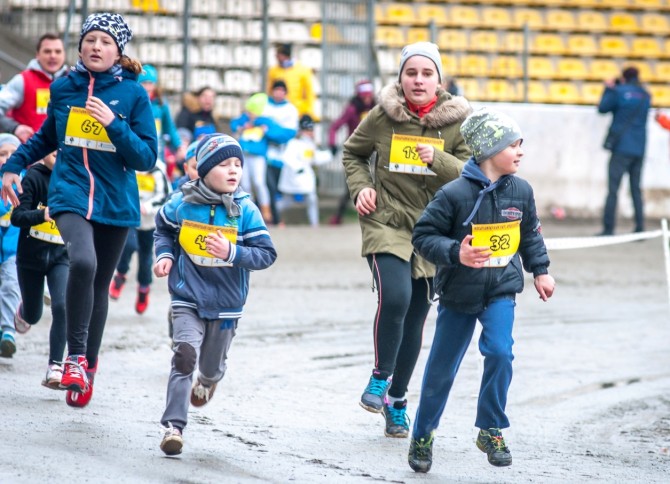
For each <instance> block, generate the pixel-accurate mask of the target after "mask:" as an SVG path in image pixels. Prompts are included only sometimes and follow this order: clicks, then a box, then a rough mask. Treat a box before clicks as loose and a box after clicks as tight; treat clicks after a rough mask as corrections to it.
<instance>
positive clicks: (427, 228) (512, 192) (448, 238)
mask: <svg viewBox="0 0 670 484" xmlns="http://www.w3.org/2000/svg"><path fill="white" fill-rule="evenodd" d="M478 202H479V203H478ZM519 219H521V228H520V230H521V241H520V244H519V250H518V251H517V253H516V255H515V256H514V257H513V259H512V260H511V262H510V263H509V264H508V265H507V266H505V267H486V268H482V269H474V268H471V267H467V266H464V265H463V264H461V263H460V258H459V252H460V247H461V242H462V241H463V239H464V238H465V236H466V235H470V234H471V232H472V231H471V225H470V222H472V223H475V224H492V223H502V222H510V221H513V220H519ZM412 244H413V245H414V247H415V248H416V250H417V251H418V252H419V254H420V255H421V256H423V257H424V258H425V259H426V260H428V261H429V262H432V263H433V264H435V265H436V266H437V273H436V275H435V292H436V294H437V295H438V296H439V298H440V304H442V305H443V306H446V307H450V308H452V309H454V310H456V311H460V312H464V313H468V314H474V313H478V312H480V311H482V310H483V309H484V308H485V307H486V305H487V304H488V302H489V301H490V300H491V299H494V298H500V297H514V294H516V293H519V292H521V291H522V290H523V285H524V281H523V270H522V261H523V268H525V269H526V270H527V271H528V272H532V273H533V276H538V275H541V274H547V273H548V269H547V268H548V267H549V257H548V255H547V249H546V247H545V245H544V239H543V238H542V234H541V231H540V220H539V219H538V217H537V210H536V208H535V199H534V197H533V189H532V188H531V186H530V184H529V183H528V182H527V181H525V180H523V179H521V178H519V177H516V176H510V175H508V176H504V177H502V178H500V180H498V182H497V183H496V184H491V181H490V180H489V179H488V178H487V177H486V176H485V175H484V173H483V172H482V171H481V169H480V168H479V165H477V164H476V163H475V162H474V159H473V158H471V159H470V160H469V161H468V162H467V163H466V165H465V167H464V168H463V173H462V174H461V176H460V178H457V179H456V180H454V181H452V182H449V183H447V184H446V185H444V186H443V187H442V188H440V189H439V190H438V192H437V193H436V194H435V197H434V198H433V200H432V201H431V202H430V203H429V204H428V206H427V207H426V209H425V211H424V212H423V214H422V215H421V217H420V218H419V220H418V221H417V223H416V225H415V227H414V232H413V235H412ZM519 254H521V260H520V258H519Z"/></svg>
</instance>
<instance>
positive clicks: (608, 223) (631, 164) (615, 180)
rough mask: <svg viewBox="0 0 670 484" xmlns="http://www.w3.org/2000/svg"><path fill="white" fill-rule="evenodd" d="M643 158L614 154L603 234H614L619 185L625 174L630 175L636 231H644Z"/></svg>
mask: <svg viewBox="0 0 670 484" xmlns="http://www.w3.org/2000/svg"><path fill="white" fill-rule="evenodd" d="M642 161H643V158H642V157H641V156H626V155H619V154H616V153H612V157H611V158H610V163H609V172H608V184H607V199H605V212H604V215H603V233H605V234H613V233H614V226H615V225H616V206H617V198H618V196H617V195H618V192H619V185H621V179H622V178H623V176H624V174H626V173H628V183H629V185H630V196H631V198H632V200H633V208H634V209H635V231H636V232H642V231H643V230H644V206H643V202H642V191H641V190H640V179H641V178H642Z"/></svg>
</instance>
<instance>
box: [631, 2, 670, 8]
mask: <svg viewBox="0 0 670 484" xmlns="http://www.w3.org/2000/svg"><path fill="white" fill-rule="evenodd" d="M633 6H634V7H636V8H646V9H649V10H661V9H662V8H663V7H667V4H666V2H665V0H633Z"/></svg>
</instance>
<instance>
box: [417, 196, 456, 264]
mask: <svg viewBox="0 0 670 484" xmlns="http://www.w3.org/2000/svg"><path fill="white" fill-rule="evenodd" d="M453 215H454V214H453V209H452V206H451V203H450V202H449V199H448V195H447V193H446V192H445V191H444V190H443V189H442V190H438V192H437V193H436V194H435V197H434V198H433V200H432V201H431V202H430V203H429V204H428V206H426V209H425V210H424V211H423V213H422V214H421V217H419V220H417V222H416V224H415V225H414V231H413V233H412V245H414V248H415V249H416V250H417V251H418V252H419V254H420V255H421V256H422V257H423V258H424V259H426V260H427V261H429V262H432V263H433V264H435V265H438V266H450V265H455V264H460V257H459V253H460V248H461V242H460V241H459V240H456V239H452V238H450V237H449V235H450V234H451V233H452V227H453V224H454V216H453Z"/></svg>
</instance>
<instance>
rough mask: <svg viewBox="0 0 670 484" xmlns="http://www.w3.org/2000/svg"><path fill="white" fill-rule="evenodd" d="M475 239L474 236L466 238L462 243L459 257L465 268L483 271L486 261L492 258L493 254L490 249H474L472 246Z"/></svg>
mask: <svg viewBox="0 0 670 484" xmlns="http://www.w3.org/2000/svg"><path fill="white" fill-rule="evenodd" d="M473 238H474V237H473V236H472V235H466V236H465V238H464V239H463V241H462V242H461V250H460V252H459V254H458V257H459V259H460V261H461V264H463V265H464V266H467V267H472V268H473V269H481V268H482V267H484V264H485V263H486V261H488V260H489V259H490V258H491V254H492V252H491V249H489V248H488V247H473V246H472V245H470V242H471V241H472V239H473Z"/></svg>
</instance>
